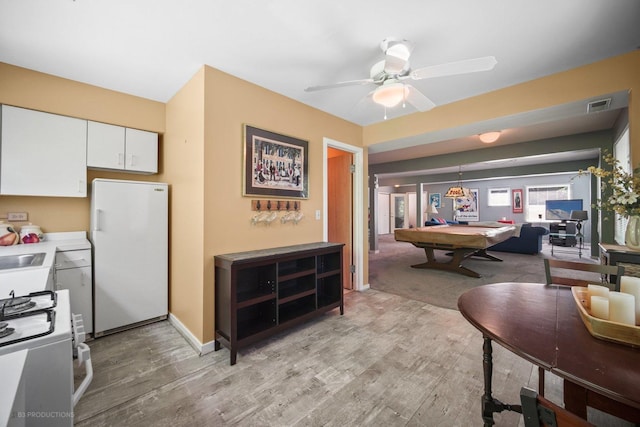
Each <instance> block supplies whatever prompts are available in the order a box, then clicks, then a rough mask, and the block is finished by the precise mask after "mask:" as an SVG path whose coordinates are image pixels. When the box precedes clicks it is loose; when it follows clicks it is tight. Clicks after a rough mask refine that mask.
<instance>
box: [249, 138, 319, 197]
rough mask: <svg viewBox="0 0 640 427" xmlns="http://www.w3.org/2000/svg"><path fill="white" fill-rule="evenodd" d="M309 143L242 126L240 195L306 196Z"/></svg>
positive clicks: (307, 194) (307, 188) (307, 192)
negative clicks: (242, 158)
mask: <svg viewBox="0 0 640 427" xmlns="http://www.w3.org/2000/svg"><path fill="white" fill-rule="evenodd" d="M308 156H309V142H308V141H303V140H301V139H298V138H294V137H292V136H286V135H281V134H278V133H275V132H271V131H268V130H264V129H258V128H256V127H253V126H249V125H244V167H243V181H244V185H243V187H244V188H243V195H244V196H277V197H292V198H296V199H306V198H308V197H309V162H308Z"/></svg>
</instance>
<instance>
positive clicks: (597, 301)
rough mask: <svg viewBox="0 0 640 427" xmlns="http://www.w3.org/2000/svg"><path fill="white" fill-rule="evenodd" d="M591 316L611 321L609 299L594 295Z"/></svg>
mask: <svg viewBox="0 0 640 427" xmlns="http://www.w3.org/2000/svg"><path fill="white" fill-rule="evenodd" d="M591 315H592V316H594V317H597V318H599V319H604V320H609V298H607V297H601V296H599V295H594V296H592V297H591Z"/></svg>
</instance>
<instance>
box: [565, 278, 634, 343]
mask: <svg viewBox="0 0 640 427" xmlns="http://www.w3.org/2000/svg"><path fill="white" fill-rule="evenodd" d="M571 293H572V294H573V298H574V299H575V300H576V305H577V306H578V311H579V312H580V317H582V321H583V322H584V325H585V326H586V327H587V330H589V333H590V334H591V335H593V336H594V337H596V338H600V339H602V340H607V341H613V342H616V343H619V344H625V345H629V346H631V347H640V326H631V325H625V324H624V323H618V322H611V321H609V320H604V319H599V318H597V317H594V316H592V315H591V312H590V310H589V308H588V307H587V306H586V305H587V298H588V297H589V293H588V291H587V288H585V287H582V286H572V287H571Z"/></svg>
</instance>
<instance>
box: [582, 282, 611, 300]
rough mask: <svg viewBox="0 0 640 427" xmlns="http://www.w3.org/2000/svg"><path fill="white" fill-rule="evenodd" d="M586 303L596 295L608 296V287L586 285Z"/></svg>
mask: <svg viewBox="0 0 640 427" xmlns="http://www.w3.org/2000/svg"><path fill="white" fill-rule="evenodd" d="M587 294H588V297H587V303H588V304H590V303H591V297H592V296H594V295H597V296H599V297H605V298H609V288H607V287H606V286H600V285H587Z"/></svg>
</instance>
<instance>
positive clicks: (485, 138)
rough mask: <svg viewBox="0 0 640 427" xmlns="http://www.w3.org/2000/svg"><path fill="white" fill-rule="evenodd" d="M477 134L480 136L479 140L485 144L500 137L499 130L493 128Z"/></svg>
mask: <svg viewBox="0 0 640 427" xmlns="http://www.w3.org/2000/svg"><path fill="white" fill-rule="evenodd" d="M478 136H479V137H480V141H482V142H484V143H485V144H491V143H492V142H496V141H497V140H498V138H500V131H499V130H495V131H491V132H485V133H481V134H480V135H478Z"/></svg>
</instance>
